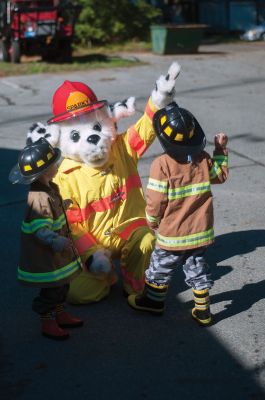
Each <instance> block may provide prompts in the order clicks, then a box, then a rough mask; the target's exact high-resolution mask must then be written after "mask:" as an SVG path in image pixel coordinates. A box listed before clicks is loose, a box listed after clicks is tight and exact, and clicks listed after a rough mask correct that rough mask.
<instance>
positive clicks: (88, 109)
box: [27, 81, 135, 167]
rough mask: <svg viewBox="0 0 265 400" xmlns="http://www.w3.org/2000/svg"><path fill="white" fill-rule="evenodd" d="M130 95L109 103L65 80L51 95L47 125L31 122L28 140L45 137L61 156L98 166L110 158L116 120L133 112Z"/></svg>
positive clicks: (88, 89) (82, 86)
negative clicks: (51, 111) (50, 111)
mask: <svg viewBox="0 0 265 400" xmlns="http://www.w3.org/2000/svg"><path fill="white" fill-rule="evenodd" d="M134 101H135V99H134V98H133V97H130V98H129V99H127V100H125V101H123V102H118V103H115V104H113V105H110V104H109V103H108V102H107V101H106V100H98V99H97V97H96V95H95V93H94V92H93V91H92V89H91V88H89V87H88V86H87V85H85V84H84V83H81V82H70V81H65V82H64V83H63V84H62V85H61V86H60V87H59V88H58V89H57V90H56V92H55V93H54V96H53V114H54V115H53V117H52V118H50V119H49V121H48V125H47V126H45V125H43V124H41V123H37V124H34V125H32V127H31V128H30V129H29V132H28V135H27V143H31V142H34V141H36V140H37V139H39V138H40V137H41V136H43V137H45V138H46V139H47V140H48V141H49V142H50V143H51V144H52V145H53V146H57V147H59V148H60V149H61V152H62V155H63V156H64V157H67V158H70V159H73V160H76V161H79V162H82V163H84V164H87V165H89V166H92V167H100V166H102V165H104V164H105V163H106V161H107V160H108V157H109V153H110V148H111V144H112V142H113V141H114V140H115V138H116V136H117V135H118V132H117V125H116V123H117V121H118V120H119V119H121V118H123V117H127V116H130V115H132V114H133V113H134V112H135V108H134Z"/></svg>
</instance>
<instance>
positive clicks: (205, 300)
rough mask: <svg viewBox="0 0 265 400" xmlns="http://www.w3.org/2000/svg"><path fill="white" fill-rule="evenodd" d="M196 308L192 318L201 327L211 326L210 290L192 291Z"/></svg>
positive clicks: (193, 310)
mask: <svg viewBox="0 0 265 400" xmlns="http://www.w3.org/2000/svg"><path fill="white" fill-rule="evenodd" d="M192 291H193V296H194V302H195V307H194V308H193V309H192V312H191V313H192V317H193V318H194V319H195V320H196V321H197V322H198V324H199V325H201V326H209V325H211V323H212V316H211V311H210V299H209V289H203V290H195V289H192Z"/></svg>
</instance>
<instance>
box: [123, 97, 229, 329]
mask: <svg viewBox="0 0 265 400" xmlns="http://www.w3.org/2000/svg"><path fill="white" fill-rule="evenodd" d="M153 124H154V129H155V132H156V135H157V137H158V139H159V141H160V144H161V145H162V147H163V149H164V150H165V153H164V154H162V155H160V156H159V157H157V158H156V159H155V160H154V161H153V163H152V165H151V170H150V177H149V181H148V185H147V206H146V218H147V221H148V224H149V226H150V227H151V228H153V229H154V230H157V235H156V247H155V249H154V251H153V253H152V255H151V260H150V264H149V268H148V269H147V270H146V271H145V288H144V291H143V293H142V295H131V296H129V297H128V302H129V304H130V305H131V306H132V307H133V308H135V309H136V310H143V311H149V312H152V313H156V314H161V313H163V311H164V303H165V298H166V294H167V290H168V285H169V282H170V279H171V277H172V274H173V271H174V268H175V267H176V266H178V265H182V267H183V271H184V274H185V282H186V283H187V285H188V286H189V287H191V288H192V291H193V295H194V301H195V307H194V308H193V310H192V317H193V318H194V319H195V320H196V321H197V322H198V323H199V324H200V325H203V326H206V325H209V324H210V323H211V313H210V306H209V289H210V288H211V287H212V284H213V282H212V280H211V275H210V271H209V267H208V265H207V263H206V259H205V252H206V248H207V246H209V245H210V244H211V243H213V241H214V231H213V196H212V193H211V186H210V185H211V183H223V182H224V181H225V180H226V179H227V175H228V168H227V154H228V152H227V149H226V144H227V141H228V139H227V136H226V135H225V134H224V133H219V134H217V135H216V136H215V150H214V155H213V158H211V157H210V155H209V154H208V153H206V152H205V151H204V147H205V144H206V139H205V135H204V132H203V130H202V128H201V127H200V125H199V123H198V121H197V120H196V119H195V117H194V116H193V115H192V114H191V113H190V112H189V111H187V110H185V109H183V108H180V107H178V105H177V104H176V103H175V102H173V103H171V104H169V105H168V106H167V107H165V108H164V109H161V110H159V111H157V112H156V113H155V115H154V119H153Z"/></svg>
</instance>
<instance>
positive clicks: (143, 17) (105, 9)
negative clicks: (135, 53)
mask: <svg viewBox="0 0 265 400" xmlns="http://www.w3.org/2000/svg"><path fill="white" fill-rule="evenodd" d="M78 3H79V4H80V5H81V6H82V11H81V13H80V16H79V19H78V22H77V24H76V36H77V42H78V43H81V44H82V45H87V44H88V43H91V44H94V45H101V44H109V43H120V42H124V41H127V40H148V39H149V28H150V24H151V23H152V22H153V21H154V20H155V19H156V18H157V16H158V15H160V10H158V9H156V8H154V7H152V6H151V5H150V4H148V3H147V2H146V1H144V0H138V1H136V2H135V4H132V3H131V2H130V1H129V0H78Z"/></svg>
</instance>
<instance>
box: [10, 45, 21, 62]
mask: <svg viewBox="0 0 265 400" xmlns="http://www.w3.org/2000/svg"><path fill="white" fill-rule="evenodd" d="M11 61H12V63H15V64H18V63H19V62H20V44H19V42H18V41H15V40H14V41H13V42H12V43H11Z"/></svg>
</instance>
